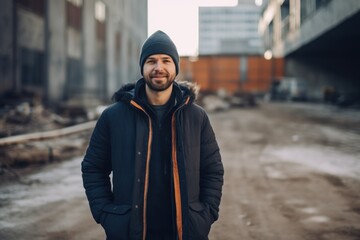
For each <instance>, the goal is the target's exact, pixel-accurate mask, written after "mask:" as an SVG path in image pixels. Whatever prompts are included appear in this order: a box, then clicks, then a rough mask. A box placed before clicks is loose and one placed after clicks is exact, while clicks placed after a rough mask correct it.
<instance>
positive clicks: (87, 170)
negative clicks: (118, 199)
mask: <svg viewBox="0 0 360 240" xmlns="http://www.w3.org/2000/svg"><path fill="white" fill-rule="evenodd" d="M108 128H109V127H108V121H107V111H106V110H105V111H104V112H103V114H102V115H101V116H100V118H99V120H98V122H97V123H96V126H95V129H94V131H93V133H92V136H91V138H90V142H89V146H88V148H87V151H86V153H85V156H84V159H83V161H82V163H81V171H82V178H83V185H84V188H85V193H86V196H87V198H88V201H89V205H90V209H91V213H92V215H93V217H94V219H95V221H96V222H97V223H100V218H101V214H102V212H103V211H102V209H103V208H104V206H106V205H108V204H109V203H111V202H112V198H113V197H112V196H113V194H112V191H111V182H110V177H109V175H110V172H111V159H110V151H111V145H110V134H109V129H108Z"/></svg>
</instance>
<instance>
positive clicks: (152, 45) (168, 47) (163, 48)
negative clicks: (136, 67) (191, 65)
mask: <svg viewBox="0 0 360 240" xmlns="http://www.w3.org/2000/svg"><path fill="white" fill-rule="evenodd" d="M154 54H166V55H169V56H170V57H171V58H172V59H173V61H174V63H175V68H176V75H177V74H178V73H179V54H178V52H177V49H176V46H175V44H174V42H173V41H172V40H171V39H170V37H169V36H168V35H167V34H166V33H164V32H163V31H160V30H159V31H157V32H155V33H153V34H152V35H151V36H150V37H148V39H146V41H145V42H144V44H143V46H142V48H141V54H140V69H141V75H143V67H144V63H145V60H146V59H147V58H148V57H149V56H151V55H154Z"/></svg>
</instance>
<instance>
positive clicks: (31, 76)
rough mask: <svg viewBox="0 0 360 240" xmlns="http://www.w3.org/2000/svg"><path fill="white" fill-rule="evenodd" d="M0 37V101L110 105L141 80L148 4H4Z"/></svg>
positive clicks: (90, 0) (28, 0)
mask: <svg viewBox="0 0 360 240" xmlns="http://www.w3.org/2000/svg"><path fill="white" fill-rule="evenodd" d="M0 33H1V34H0V66H1V67H0V95H3V94H5V93H6V92H9V91H12V92H18V93H20V92H23V91H33V92H36V93H37V94H40V95H41V96H42V97H43V99H44V100H45V102H46V103H49V104H51V103H56V102H58V101H66V100H70V99H79V100H82V101H88V99H100V100H107V99H109V97H110V96H111V95H112V93H113V92H114V91H115V90H116V89H117V88H119V87H120V85H121V84H122V83H126V82H132V81H135V80H137V78H138V77H140V75H139V71H138V56H139V51H140V48H141V44H142V42H143V41H144V40H145V39H146V37H147V1H146V0H134V1H125V0H86V1H84V0H56V1H52V0H16V1H14V0H3V1H2V2H1V8H0Z"/></svg>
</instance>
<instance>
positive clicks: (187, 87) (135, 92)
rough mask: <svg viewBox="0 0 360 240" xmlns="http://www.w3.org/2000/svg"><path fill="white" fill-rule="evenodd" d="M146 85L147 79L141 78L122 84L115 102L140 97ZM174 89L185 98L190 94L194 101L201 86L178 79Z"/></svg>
mask: <svg viewBox="0 0 360 240" xmlns="http://www.w3.org/2000/svg"><path fill="white" fill-rule="evenodd" d="M144 85H145V80H144V79H143V78H141V79H140V80H138V81H137V82H136V83H128V84H125V85H124V86H122V87H121V88H120V89H119V90H118V91H116V92H115V93H114V95H113V96H112V100H113V101H114V102H119V101H125V102H129V101H130V100H133V99H135V98H139V96H140V90H141V89H142V87H143V86H144ZM174 91H175V92H176V93H178V94H177V95H181V96H177V98H180V99H185V98H186V97H187V96H190V101H191V102H193V101H195V100H196V98H197V96H198V94H199V87H198V85H197V84H196V83H192V82H187V81H177V80H175V82H174Z"/></svg>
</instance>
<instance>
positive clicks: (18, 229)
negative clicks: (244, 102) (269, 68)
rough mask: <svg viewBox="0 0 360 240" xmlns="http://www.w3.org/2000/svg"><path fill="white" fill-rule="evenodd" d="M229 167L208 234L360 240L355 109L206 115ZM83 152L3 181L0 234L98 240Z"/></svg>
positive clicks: (359, 123)
mask: <svg viewBox="0 0 360 240" xmlns="http://www.w3.org/2000/svg"><path fill="white" fill-rule="evenodd" d="M210 119H211V122H212V125H213V127H214V130H215V132H216V134H217V139H218V142H219V144H220V148H221V154H222V157H223V163H224V166H225V185H224V188H223V198H222V203H221V207H220V219H219V221H217V222H216V223H215V224H214V225H213V228H212V230H211V234H210V239H212V240H238V239H241V240H262V239H264V240H303V239H307V240H319V239H320V240H339V239H340V240H348V239H349V240H351V239H360V227H359V222H360V200H359V199H360V145H359V142H360V112H359V111H354V110H341V109H337V108H333V107H330V106H326V105H315V104H313V105H311V104H289V103H275V104H274V103H271V104H270V103H263V104H260V106H259V107H257V108H249V109H242V108H237V109H231V110H229V111H223V112H214V113H210ZM80 162H81V157H79V158H74V159H72V160H69V161H65V162H61V163H54V164H51V165H47V166H44V167H42V168H41V169H38V170H36V171H35V172H33V173H31V174H29V175H26V176H24V177H23V179H22V183H18V182H16V183H7V184H0V239H17V240H18V239H80V240H81V239H84V240H85V239H86V240H88V239H94V240H95V239H104V233H103V230H102V229H101V227H100V226H99V225H96V223H95V222H94V221H93V219H92V217H91V214H90V212H89V208H88V203H87V201H86V199H85V196H84V191H83V188H82V182H81V172H80Z"/></svg>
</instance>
